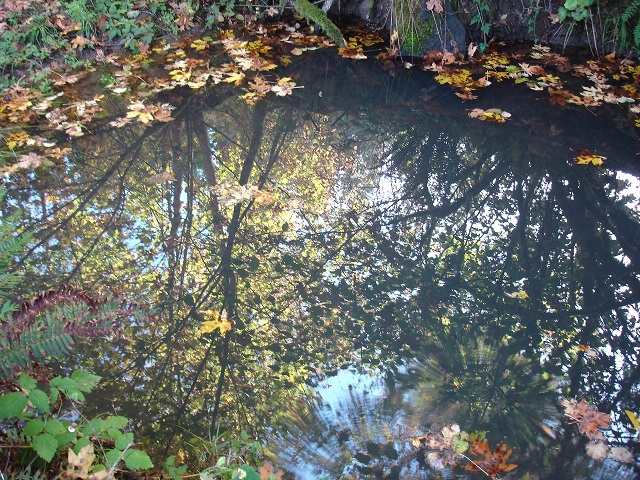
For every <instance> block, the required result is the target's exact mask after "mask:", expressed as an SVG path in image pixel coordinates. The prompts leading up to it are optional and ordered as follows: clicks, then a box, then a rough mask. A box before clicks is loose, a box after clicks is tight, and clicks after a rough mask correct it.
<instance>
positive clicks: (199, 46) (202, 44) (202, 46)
mask: <svg viewBox="0 0 640 480" xmlns="http://www.w3.org/2000/svg"><path fill="white" fill-rule="evenodd" d="M189 46H190V47H191V48H193V49H194V50H196V51H198V52H200V51H202V50H206V49H207V48H209V42H207V41H206V40H202V39H198V40H194V41H193V42H191V45H189Z"/></svg>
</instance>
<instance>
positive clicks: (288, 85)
mask: <svg viewBox="0 0 640 480" xmlns="http://www.w3.org/2000/svg"><path fill="white" fill-rule="evenodd" d="M290 80H291V78H290V77H283V78H281V79H280V80H278V83H277V84H275V85H274V86H273V87H272V88H271V91H272V92H273V93H275V94H276V95H278V96H279V97H284V96H285V95H291V93H292V92H293V88H294V87H295V85H296V84H295V82H292V81H290Z"/></svg>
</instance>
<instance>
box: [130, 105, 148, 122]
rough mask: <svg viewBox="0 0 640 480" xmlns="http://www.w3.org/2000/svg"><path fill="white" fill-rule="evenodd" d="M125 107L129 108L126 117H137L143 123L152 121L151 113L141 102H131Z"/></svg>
mask: <svg viewBox="0 0 640 480" xmlns="http://www.w3.org/2000/svg"><path fill="white" fill-rule="evenodd" d="M127 108H128V109H129V110H130V111H129V112H127V118H137V119H138V121H139V122H140V123H144V124H147V123H150V122H152V121H153V115H152V114H151V112H149V111H148V110H147V107H146V106H145V105H144V104H143V103H142V102H138V103H132V104H131V105H129V106H128V107H127Z"/></svg>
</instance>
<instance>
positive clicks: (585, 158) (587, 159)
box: [575, 154, 606, 167]
mask: <svg viewBox="0 0 640 480" xmlns="http://www.w3.org/2000/svg"><path fill="white" fill-rule="evenodd" d="M605 159H606V157H603V156H602V155H596V154H591V155H579V156H577V157H576V159H575V160H576V163H577V164H578V165H589V164H592V165H595V166H596V167H601V166H602V164H603V163H604V160H605Z"/></svg>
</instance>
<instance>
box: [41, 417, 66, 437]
mask: <svg viewBox="0 0 640 480" xmlns="http://www.w3.org/2000/svg"><path fill="white" fill-rule="evenodd" d="M44 429H45V431H46V432H47V433H50V434H51V435H58V434H59V433H62V432H63V431H64V430H66V429H65V428H64V425H63V424H62V422H61V421H60V420H58V419H57V418H51V419H49V420H47V423H46V425H45V426H44Z"/></svg>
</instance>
